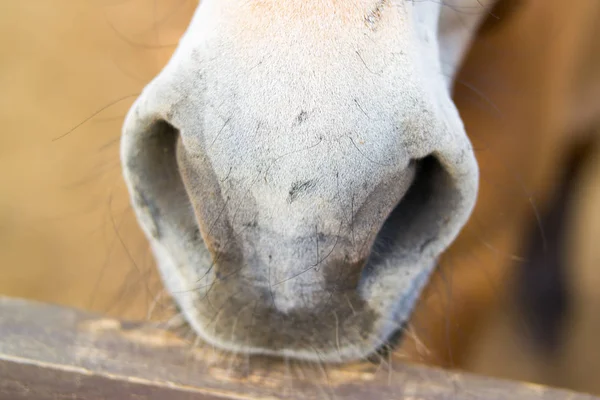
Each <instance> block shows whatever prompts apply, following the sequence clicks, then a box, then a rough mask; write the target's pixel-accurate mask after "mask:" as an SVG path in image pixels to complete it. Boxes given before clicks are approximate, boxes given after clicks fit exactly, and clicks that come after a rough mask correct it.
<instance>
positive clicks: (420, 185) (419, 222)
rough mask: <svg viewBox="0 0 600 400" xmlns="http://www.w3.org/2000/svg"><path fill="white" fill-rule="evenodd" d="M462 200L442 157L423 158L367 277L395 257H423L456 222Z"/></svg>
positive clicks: (378, 242)
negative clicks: (453, 219) (440, 160)
mask: <svg viewBox="0 0 600 400" xmlns="http://www.w3.org/2000/svg"><path fill="white" fill-rule="evenodd" d="M458 201H460V193H459V192H458V190H457V188H456V184H455V182H453V180H452V179H451V177H450V176H449V174H448V173H447V172H446V170H445V169H444V167H443V166H442V165H441V164H440V163H439V162H438V160H437V159H436V158H435V157H434V156H428V157H426V158H424V159H422V160H419V161H418V162H417V166H416V174H415V179H414V180H413V183H412V185H411V186H410V188H409V189H408V191H407V192H406V194H405V196H404V197H403V198H402V199H401V200H400V202H399V203H398V205H397V206H396V207H395V208H394V209H393V210H392V211H391V213H390V214H389V215H388V217H387V219H386V220H385V222H384V223H383V225H382V227H381V229H380V230H379V232H378V233H377V236H376V237H375V240H374V242H373V246H372V249H371V254H370V256H369V259H368V261H367V263H366V265H365V268H364V270H363V277H364V278H367V277H368V275H369V274H370V273H372V272H374V269H375V268H377V266H378V265H382V264H384V263H385V262H386V260H389V259H390V258H392V257H399V256H402V257H409V256H410V257H413V258H414V257H421V255H422V253H424V252H427V251H428V247H429V246H430V245H434V244H435V242H436V241H437V239H438V238H439V236H440V234H441V233H440V231H441V229H442V228H443V227H444V226H446V225H448V224H449V223H451V222H452V221H451V220H452V217H453V214H454V210H455V209H456V205H457V202H458ZM399 252H400V254H398V253H399Z"/></svg>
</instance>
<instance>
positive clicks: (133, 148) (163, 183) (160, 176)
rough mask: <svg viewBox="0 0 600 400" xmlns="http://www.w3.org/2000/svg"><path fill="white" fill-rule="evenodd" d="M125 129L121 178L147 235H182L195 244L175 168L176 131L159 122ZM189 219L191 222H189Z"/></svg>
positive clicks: (158, 237)
mask: <svg viewBox="0 0 600 400" xmlns="http://www.w3.org/2000/svg"><path fill="white" fill-rule="evenodd" d="M135 122H136V123H134V124H128V125H126V128H125V130H124V133H123V138H122V150H121V151H122V153H121V157H122V163H123V167H124V177H125V180H126V183H127V185H128V187H129V191H130V195H131V198H132V203H133V207H134V210H135V211H136V214H137V215H138V218H139V219H140V222H141V225H142V227H143V228H144V230H145V231H146V233H147V235H148V236H150V237H151V238H153V239H155V240H162V239H163V238H164V236H165V235H173V234H175V233H176V234H177V235H182V236H183V237H184V238H186V239H188V240H190V241H194V240H197V239H195V238H197V237H198V234H197V231H198V229H197V226H196V225H195V224H194V223H190V221H192V222H193V221H194V218H193V213H192V212H191V211H190V202H189V198H188V196H187V193H186V190H185V187H184V184H183V181H182V178H181V174H180V172H179V168H178V165H177V156H176V153H177V142H178V140H179V131H178V130H177V129H176V128H175V127H174V126H173V125H171V124H170V123H168V122H167V121H165V120H162V119H154V120H150V121H143V120H138V121H135ZM190 217H191V218H190Z"/></svg>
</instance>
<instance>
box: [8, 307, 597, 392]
mask: <svg viewBox="0 0 600 400" xmlns="http://www.w3.org/2000/svg"><path fill="white" fill-rule="evenodd" d="M299 366H300V364H298V365H296V366H294V365H292V363H283V362H279V361H275V360H267V359H258V358H257V359H251V360H247V359H244V360H243V362H241V363H237V362H236V361H233V360H232V358H231V357H230V356H227V357H223V356H217V355H216V353H214V352H212V351H211V350H209V351H196V350H194V351H192V350H191V349H190V346H189V344H187V343H186V342H185V341H184V340H182V339H181V338H179V337H178V336H176V335H175V334H173V333H170V332H167V331H164V330H160V329H158V328H156V327H153V326H150V325H144V324H140V323H127V322H120V321H118V320H114V319H108V318H104V317H99V316H96V315H92V314H88V313H85V312H81V311H77V310H74V309H67V308H61V307H57V306H52V305H47V304H43V303H33V302H29V301H25V300H18V299H11V298H0V399H40V400H43V399H62V398H69V399H85V400H88V399H108V398H111V399H164V398H167V397H168V398H169V399H190V400H192V399H281V398H286V399H321V398H344V399H371V400H375V399H490V400H493V399H497V400H500V399H520V400H527V399H590V400H592V399H595V397H593V396H588V395H583V394H576V393H572V392H568V391H561V390H554V389H550V388H546V387H542V386H537V385H532V384H525V383H516V382H515V383H511V382H507V381H506V382H505V381H501V380H495V379H490V378H483V377H477V376H474V375H469V374H460V373H456V372H449V371H444V370H439V369H430V368H425V367H421V366H415V365H409V364H403V365H394V367H393V369H389V368H387V367H381V366H379V367H378V366H377V365H374V364H370V363H362V364H355V365H345V366H327V367H326V368H323V367H321V368H319V367H318V366H313V367H311V366H309V365H307V364H302V366H303V368H295V367H299ZM300 369H301V370H302V371H300ZM386 369H387V370H386Z"/></svg>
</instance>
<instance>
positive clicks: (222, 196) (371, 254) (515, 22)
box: [121, 0, 600, 365]
mask: <svg viewBox="0 0 600 400" xmlns="http://www.w3.org/2000/svg"><path fill="white" fill-rule="evenodd" d="M550 3H552V4H550ZM599 13H600V5H597V4H596V3H595V2H578V3H577V4H569V5H566V4H565V3H564V2H561V1H558V0H552V1H549V2H544V3H543V4H542V3H540V2H533V1H493V0H446V1H443V2H438V1H419V0H412V1H408V0H343V1H342V0H286V1H276V0H203V1H202V2H200V4H199V6H198V8H197V10H196V11H195V14H194V17H193V19H192V21H191V22H190V24H189V26H188V28H187V31H186V33H185V34H184V35H183V37H182V38H181V40H180V42H179V45H178V47H177V49H176V50H175V52H174V54H173V56H172V58H171V59H170V61H169V62H168V63H167V65H166V66H165V67H164V69H163V70H162V71H161V72H160V73H159V74H158V75H157V76H156V77H155V78H154V79H153V80H152V82H151V83H149V84H148V86H147V87H146V88H145V89H144V90H143V92H142V94H141V95H140V96H139V98H137V100H136V101H135V103H134V105H133V106H132V107H131V109H130V111H129V113H128V115H127V117H126V119H125V122H124V125H123V130H122V139H121V160H122V167H123V176H124V178H125V181H126V184H127V188H128V190H129V194H130V198H131V204H132V206H133V209H134V211H135V213H136V216H137V218H138V221H139V223H140V226H141V227H142V229H143V231H144V233H145V235H146V237H147V239H148V241H149V243H150V245H151V248H152V251H153V254H154V256H155V259H156V262H157V265H158V269H159V272H160V274H161V277H162V279H163V282H164V284H165V287H166V288H167V291H168V292H169V294H170V295H171V296H172V297H173V299H174V300H175V302H176V304H177V306H178V308H179V310H180V311H181V314H182V315H183V316H184V318H185V320H186V321H187V323H189V325H190V326H191V327H192V329H193V330H194V332H195V333H196V334H197V335H198V336H199V337H200V338H201V339H202V340H204V341H206V342H207V343H209V344H210V345H212V346H215V347H216V348H219V349H223V350H225V351H230V352H236V353H243V354H261V355H269V356H279V357H286V358H291V359H302V360H310V361H319V362H337V363H339V362H351V361H354V360H359V359H365V358H368V357H369V356H370V355H372V354H376V353H377V352H379V351H381V349H389V348H394V349H395V350H394V351H397V352H400V353H402V354H403V356H404V357H405V358H407V359H409V360H418V361H421V362H427V363H432V364H439V365H450V364H454V363H457V362H459V361H460V357H461V354H462V352H461V348H464V346H465V345H466V344H467V343H468V341H469V340H470V337H471V336H472V333H473V332H476V330H477V328H478V327H479V326H480V325H481V323H482V321H483V320H484V319H485V317H486V314H487V313H488V312H489V309H490V308H491V307H492V305H493V303H494V301H495V296H494V288H497V287H503V286H505V285H506V284H507V282H508V281H509V279H510V277H511V276H512V275H514V274H513V272H514V271H516V270H517V268H516V267H517V266H518V265H520V264H523V263H527V260H525V259H524V258H523V257H520V256H519V254H520V252H522V250H523V249H524V248H527V246H526V245H524V244H523V243H522V242H524V241H527V240H529V239H531V243H532V244H531V246H530V247H532V248H535V247H536V246H538V247H539V246H541V247H543V248H544V249H547V247H548V243H550V242H549V240H551V239H552V238H553V236H552V233H556V235H559V234H560V232H561V229H560V228H557V229H555V230H554V231H552V232H550V231H545V230H544V227H543V225H541V224H540V223H539V222H540V221H541V220H544V217H545V216H546V215H551V214H552V213H551V211H552V210H553V204H554V202H553V201H554V200H555V199H557V198H558V197H559V196H558V194H560V193H559V192H560V191H561V188H563V186H561V183H562V182H564V181H565V180H568V179H567V178H569V177H570V175H569V171H571V169H569V165H571V164H569V163H570V161H569V160H571V158H572V157H570V156H571V155H572V154H574V153H577V152H575V150H574V149H575V148H581V147H584V148H587V147H589V146H588V145H587V143H588V141H593V140H595V137H596V136H597V135H594V133H593V132H595V127H596V126H597V122H598V115H600V110H599V107H598V104H597V102H593V101H590V100H589V99H590V98H593V96H594V94H597V93H598V90H599V88H600V86H599V85H598V82H600V80H599V79H598V78H599V77H598V72H597V71H596V69H594V68H586V66H588V65H597V63H594V62H593V60H590V55H595V54H598V52H597V51H594V49H596V48H597V44H596V42H595V41H594V40H593V38H594V37H595V32H596V31H595V29H597V28H595V27H594V20H595V18H594V17H595V16H597V15H600V14H599ZM528 32H539V33H541V32H547V34H538V35H529V34H528ZM594 46H596V47H594ZM557 54H560V55H561V56H560V57H559V58H557V57H556V55H557ZM592 57H593V56H592ZM524 60H527V62H526V63H525V61H524ZM519 62H520V63H519ZM515 63H517V64H516V65H519V66H522V67H523V68H524V70H521V71H519V73H518V74H517V73H515V72H514V70H515ZM491 67H493V68H494V69H493V71H504V72H505V75H504V77H505V78H504V79H500V78H498V76H499V75H493V74H488V73H486V72H488V71H492V69H491ZM511 71H512V72H511ZM482 92H486V93H489V92H492V93H493V94H494V96H493V99H492V100H490V99H489V98H488V97H486V96H484V95H482ZM474 98H476V101H474ZM482 104H483V105H482ZM482 107H487V110H486V111H487V112H485V113H484V112H482ZM490 110H491V111H490ZM484 114H485V115H486V117H483V116H482V115H484ZM489 115H492V117H490V116H489ZM581 143H585V145H582V144H581ZM577 154H580V153H577ZM580 158H581V157H580ZM576 159H577V160H578V159H579V158H577V157H576ZM490 177H492V178H490ZM483 178H487V180H484V179H483ZM503 183H504V185H503ZM507 183H508V184H507ZM515 188H516V189H515ZM566 190H567V192H568V188H567V189H566ZM536 240H537V241H536ZM540 241H541V245H540V244H539V243H538V242H540ZM527 243H528V242H527ZM544 260H546V259H544ZM529 261H531V260H529ZM558 264H560V263H558ZM544 265H546V263H544ZM563 267H564V266H562V265H558V266H557V267H556V268H557V270H560V268H563ZM548 268H550V267H548ZM548 268H546V269H545V268H541V269H540V268H538V269H540V270H541V272H538V274H537V275H534V276H533V277H531V276H529V277H524V278H523V279H524V281H526V282H528V283H531V282H536V280H537V279H538V278H539V276H540V275H539V274H548ZM530 269H531V268H530ZM553 283H554V286H559V287H560V285H561V280H560V279H559V278H557V279H556V280H555V282H553ZM527 287H528V288H530V289H531V290H530V291H528V290H525V291H524V294H523V299H524V301H525V302H526V301H527V300H528V299H529V300H531V299H533V300H531V301H530V305H529V308H530V312H531V313H533V314H535V315H539V314H540V313H541V312H542V311H543V306H544V304H543V301H542V302H540V301H539V299H538V301H537V302H536V299H537V298H536V297H535V295H536V294H537V292H536V290H538V289H536V288H535V285H527ZM538 291H539V292H540V293H541V294H540V296H541V297H542V298H544V297H543V296H544V295H545V294H547V288H539V290H538ZM559 297H560V296H559ZM561 304H562V303H561ZM540 307H541V308H540ZM558 309H559V311H560V310H561V308H560V307H558ZM559 314H560V312H559ZM449 315H451V318H450V317H449ZM557 319H560V315H557V316H556V317H555V318H551V319H550V320H551V321H550V322H543V321H542V323H543V324H545V325H543V327H542V328H544V329H539V330H538V331H539V332H538V333H537V334H538V335H539V336H541V337H542V339H543V340H546V341H548V342H552V340H553V339H552V338H553V337H554V336H555V335H554V334H553V332H555V331H556V330H557V329H558V328H555V325H556V324H555V323H554V322H555V321H556V320H557ZM449 321H451V322H449ZM548 327H549V328H548ZM545 328H548V329H545ZM553 335H554V336H553Z"/></svg>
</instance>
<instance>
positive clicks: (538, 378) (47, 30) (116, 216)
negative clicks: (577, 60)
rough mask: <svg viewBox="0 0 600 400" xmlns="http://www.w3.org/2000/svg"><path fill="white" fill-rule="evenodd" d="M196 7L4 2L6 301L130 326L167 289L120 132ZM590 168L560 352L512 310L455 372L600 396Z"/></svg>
mask: <svg viewBox="0 0 600 400" xmlns="http://www.w3.org/2000/svg"><path fill="white" fill-rule="evenodd" d="M581 1H586V0H581ZM196 3H197V2H196V1H195V0H91V1H85V2H83V1H79V2H74V1H71V0H33V1H27V2H25V1H10V2H9V1H4V2H2V4H0V42H1V43H0V60H2V61H0V88H2V89H1V91H0V105H1V107H0V122H1V126H2V132H1V133H0V182H1V185H0V187H1V188H2V190H1V191H0V295H9V296H19V297H26V298H31V299H36V300H41V301H45V302H52V303H58V304H63V305H68V306H75V307H80V308H85V309H89V310H93V311H97V312H102V313H108V314H110V315H114V316H118V317H122V318H136V319H137V318H141V319H143V318H146V317H147V316H148V313H149V310H152V309H153V304H154V303H155V301H154V300H155V299H157V298H160V296H161V293H162V292H161V286H160V281H159V279H158V277H157V274H156V271H155V269H154V265H153V260H152V257H151V254H150V252H149V249H148V245H147V243H146V241H145V240H144V238H143V237H142V235H141V232H140V230H139V229H138V227H137V223H136V221H135V217H134V215H133V212H132V210H131V209H130V208H129V203H128V195H127V193H126V191H125V188H124V185H123V182H122V179H121V175H120V173H121V171H120V165H119V158H118V154H119V153H118V149H119V135H120V128H121V124H122V120H123V117H124V115H125V113H126V111H127V110H128V108H129V106H130V105H131V103H132V102H133V101H134V99H135V97H136V95H137V94H138V93H139V92H140V90H141V89H142V88H143V86H144V85H145V84H146V83H147V82H148V81H149V80H150V79H151V78H152V77H153V76H154V75H155V74H156V73H158V72H159V71H160V69H161V67H162V66H163V65H164V64H165V63H166V61H167V60H168V58H169V56H170V54H171V52H172V51H173V50H174V48H175V44H176V42H177V40H178V38H179V37H180V36H181V34H182V33H183V31H184V29H185V27H186V25H187V22H188V21H189V18H190V17H191V13H192V11H193V10H194V8H195V7H196ZM557 57H560V55H558V54H557ZM599 64H600V63H599ZM594 65H598V64H594ZM598 68H600V67H598ZM587 101H588V102H600V98H597V97H593V96H592V97H590V98H589V99H588V100H587ZM588 164H589V165H588V166H587V168H586V172H585V173H584V176H583V177H582V178H581V179H580V181H579V182H578V184H577V193H576V195H575V199H576V200H575V201H576V207H575V211H574V212H572V215H571V216H570V217H571V218H570V219H571V223H570V227H569V230H570V239H569V240H570V241H569V243H571V245H570V247H569V257H570V258H569V259H570V262H569V271H570V274H571V278H570V282H571V283H570V284H571V286H572V290H571V291H572V293H574V294H575V295H574V312H573V314H572V315H571V316H570V319H569V324H568V329H567V333H566V341H565V344H564V346H562V347H561V349H560V352H559V354H557V355H555V356H554V357H553V358H552V359H551V360H550V359H544V358H543V357H539V355H536V353H535V352H533V351H530V349H529V348H528V345H527V343H526V342H525V341H522V340H520V331H519V326H520V324H519V321H518V320H519V318H518V317H515V316H514V312H513V311H512V308H511V307H512V305H511V303H510V302H505V303H502V304H501V305H499V307H498V309H497V310H492V311H491V313H490V316H489V321H488V323H487V324H486V327H485V329H484V330H483V331H482V332H480V333H479V334H478V336H477V337H476V339H475V340H473V342H472V344H471V346H470V349H469V353H468V354H467V357H466V359H467V360H466V362H465V365H462V366H461V367H463V368H465V369H468V370H471V371H475V372H480V373H485V374H490V375H495V376H501V377H508V378H515V379H522V380H530V381H534V382H539V383H545V384H550V385H555V386H563V387H568V388H572V389H575V390H580V391H588V392H594V393H596V394H600V379H598V378H599V377H600V350H599V349H598V342H599V341H600V339H598V338H599V337H600V335H599V334H600V245H599V244H600V242H599V239H598V238H600V158H599V157H597V156H596V157H595V158H594V159H593V160H592V161H590V162H589V163H588ZM163 303H164V302H163V301H158V304H159V305H161V304H163ZM159 311H160V310H159ZM159 311H157V312H156V313H155V314H153V316H154V317H155V318H161V316H160V312H159Z"/></svg>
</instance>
